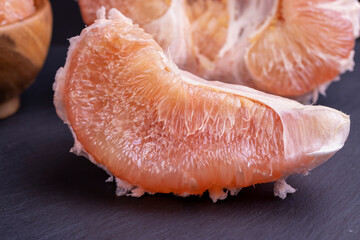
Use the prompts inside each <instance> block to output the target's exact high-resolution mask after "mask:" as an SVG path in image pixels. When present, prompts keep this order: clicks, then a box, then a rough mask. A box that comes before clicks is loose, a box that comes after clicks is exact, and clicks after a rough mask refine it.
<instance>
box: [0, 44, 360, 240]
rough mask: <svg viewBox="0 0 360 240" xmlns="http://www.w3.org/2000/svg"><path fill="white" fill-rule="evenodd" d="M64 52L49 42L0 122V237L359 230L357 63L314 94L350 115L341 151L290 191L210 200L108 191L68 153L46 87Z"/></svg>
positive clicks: (290, 234)
mask: <svg viewBox="0 0 360 240" xmlns="http://www.w3.org/2000/svg"><path fill="white" fill-rule="evenodd" d="M359 46H360V44H358V47H359ZM359 50H360V49H359ZM359 53H360V52H358V53H357V54H356V59H357V60H359V62H360V54H359ZM65 55H66V47H65V46H57V47H56V46H53V47H52V48H51V50H50V54H49V57H48V60H47V62H46V64H45V68H44V69H43V71H42V72H41V74H40V75H39V77H38V79H37V81H36V82H35V84H34V85H32V86H31V87H30V89H28V90H27V91H26V92H25V93H24V94H23V96H22V106H21V109H20V111H19V112H18V113H17V114H16V115H15V116H13V117H11V118H9V119H6V120H3V121H0V216H1V217H0V239H111V238H112V239H114V238H117V239H172V238H175V239H199V238H205V239H220V238H222V239H317V240H318V239H360V191H359V189H360V161H359V156H360V127H359V126H360V108H359V104H360V96H359V90H360V81H359V80H360V79H359V76H360V65H357V67H356V69H355V71H354V72H352V73H347V74H345V75H344V76H343V78H342V81H341V82H337V83H334V84H332V85H331V87H330V88H329V90H328V91H327V93H328V97H326V98H321V99H320V104H322V105H327V106H330V107H334V108H337V109H341V110H342V111H344V112H345V113H347V114H350V115H351V120H352V128H351V133H350V136H349V139H348V141H347V143H346V145H345V146H344V148H343V149H342V150H341V151H339V152H338V153H337V154H336V155H335V156H334V157H333V158H332V159H331V160H330V161H328V162H327V163H326V164H324V165H322V166H321V167H319V168H317V169H315V170H313V171H312V172H311V174H310V175H308V176H306V177H305V176H301V175H298V176H292V177H290V178H289V179H288V182H289V183H290V184H291V185H292V186H293V187H295V188H297V189H298V191H297V192H296V193H295V194H293V195H291V196H290V197H288V198H286V199H285V200H281V199H278V198H275V197H274V196H273V193H272V187H273V184H271V183H269V184H263V185H257V186H255V188H253V187H250V188H247V189H244V190H242V191H241V192H240V193H239V195H238V196H237V197H229V198H228V199H226V200H225V201H220V202H218V203H216V204H213V203H212V202H211V201H210V199H209V198H208V196H207V194H206V195H205V196H203V197H201V198H199V197H189V198H180V197H175V196H172V195H165V194H156V195H155V196H149V195H146V196H144V197H142V198H139V199H136V198H130V197H116V196H115V194H114V191H115V186H114V184H112V183H105V180H106V178H107V175H106V174H105V172H103V171H102V170H101V169H99V168H97V167H96V166H94V165H93V164H92V163H90V162H89V161H88V160H86V159H85V158H82V157H77V156H75V155H73V154H71V153H69V149H70V147H71V146H72V144H73V139H72V136H71V134H70V132H69V130H68V129H67V127H66V126H65V125H64V124H63V123H62V122H61V121H60V119H59V118H58V117H57V115H56V113H55V109H54V106H53V104H52V95H53V92H52V89H51V87H52V83H53V79H54V75H55V72H56V70H57V69H58V68H59V67H60V66H62V65H63V64H64V60H65Z"/></svg>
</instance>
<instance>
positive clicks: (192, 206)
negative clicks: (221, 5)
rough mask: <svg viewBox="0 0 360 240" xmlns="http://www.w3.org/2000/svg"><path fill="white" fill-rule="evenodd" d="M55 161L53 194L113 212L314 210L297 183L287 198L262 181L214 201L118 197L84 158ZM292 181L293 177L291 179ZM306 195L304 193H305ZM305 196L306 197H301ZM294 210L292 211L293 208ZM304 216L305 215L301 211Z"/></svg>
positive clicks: (50, 176) (49, 172) (64, 156)
mask: <svg viewBox="0 0 360 240" xmlns="http://www.w3.org/2000/svg"><path fill="white" fill-rule="evenodd" d="M55 160H56V161H54V164H52V165H50V166H48V167H47V169H44V171H45V172H46V173H45V174H46V176H44V178H46V179H43V180H44V181H46V182H47V184H46V185H42V186H43V187H45V188H46V189H42V190H43V191H51V192H52V193H53V194H56V195H60V196H61V198H62V200H63V201H70V202H71V201H74V203H77V202H83V203H85V202H87V203H86V205H90V206H93V207H94V208H100V209H107V210H109V209H111V211H115V212H118V211H126V212H131V214H146V213H157V214H158V215H159V216H167V215H168V214H176V215H183V216H190V215H191V216H192V215H193V214H195V213H198V214H202V215H204V214H205V215H208V216H214V215H219V214H220V215H221V216H224V217H225V216H226V215H233V216H234V217H235V216H247V215H253V214H260V215H261V214H262V213H266V214H267V215H268V213H269V212H277V214H275V216H277V217H279V216H278V215H279V214H284V215H283V217H285V218H287V217H288V213H289V212H291V211H302V212H303V214H304V213H305V212H310V211H311V210H312V209H313V207H314V206H313V205H314V204H313V203H312V201H311V198H308V197H307V198H304V197H305V196H309V195H310V196H311V193H308V194H307V193H306V190H304V189H305V186H301V183H299V182H297V187H299V188H301V189H302V191H301V192H302V193H301V194H297V193H295V195H290V196H288V197H287V198H286V199H285V200H282V199H279V198H277V197H274V195H273V183H266V184H259V185H256V186H254V187H248V188H244V189H242V190H241V191H240V192H239V194H238V195H237V196H228V198H227V199H225V200H223V201H218V202H217V203H213V202H212V201H211V199H210V198H209V196H208V193H205V194H204V195H203V196H190V197H186V198H183V197H179V196H175V195H173V194H154V195H149V194H145V195H144V196H142V197H140V198H133V197H127V196H122V197H117V196H116V195H115V189H116V186H115V183H112V182H111V183H109V182H105V180H106V179H107V178H108V176H107V174H106V173H105V172H104V171H102V170H101V169H99V168H98V167H96V166H95V165H93V164H92V163H90V162H89V161H88V160H87V159H85V158H83V157H78V156H75V155H73V154H70V153H68V152H66V151H61V152H60V151H59V152H58V154H56V159H55ZM290 180H291V178H290ZM303 194H304V195H303ZM302 196H303V197H302ZM291 209H292V210H291ZM301 215H302V214H301Z"/></svg>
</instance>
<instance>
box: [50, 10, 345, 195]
mask: <svg viewBox="0 0 360 240" xmlns="http://www.w3.org/2000/svg"><path fill="white" fill-rule="evenodd" d="M99 18H100V19H98V20H97V21H96V22H95V23H94V24H93V25H91V26H89V27H87V28H85V29H84V30H83V31H82V33H81V34H80V36H78V37H75V38H72V39H71V41H70V43H71V44H70V48H69V52H68V56H67V60H66V64H65V66H64V68H60V69H59V71H58V73H57V75H56V82H55V84H54V91H55V97H54V104H55V106H56V109H57V113H58V115H59V116H60V118H61V119H63V120H64V122H65V123H67V124H68V125H69V127H70V129H71V130H72V132H73V135H74V138H75V146H74V148H73V151H74V152H75V153H77V154H79V155H85V156H87V157H88V158H89V159H90V160H91V161H93V162H94V163H95V164H98V165H99V166H100V167H102V168H104V169H105V170H106V171H107V172H108V173H109V174H111V175H112V176H114V177H115V178H116V182H117V184H118V190H117V193H118V194H119V195H124V194H129V195H132V196H141V195H142V194H143V193H144V192H150V193H157V192H160V193H170V192H172V193H174V194H177V195H181V196H188V195H190V194H196V195H201V194H203V192H205V191H207V190H208V191H209V194H210V197H211V198H212V199H213V200H214V201H216V200H218V199H224V198H226V196H227V192H224V191H223V189H228V190H230V192H231V193H232V194H236V193H237V191H238V190H239V189H241V188H243V187H247V186H250V185H253V184H257V183H265V182H272V181H276V180H278V179H283V178H285V177H287V176H288V175H290V174H294V173H306V172H308V171H309V170H311V169H312V168H314V167H316V166H318V165H319V164H321V163H323V162H325V161H326V160H327V159H329V158H330V157H331V156H332V155H333V154H334V153H335V152H336V151H338V150H339V149H340V148H341V147H342V146H343V145H344V142H345V141H346V139H347V136H348V133H349V127H350V120H349V117H348V116H347V115H345V114H343V113H341V112H339V111H336V110H334V109H330V108H327V107H322V106H304V105H302V104H300V103H297V102H295V101H292V100H288V99H284V98H281V97H276V96H273V95H269V94H266V93H262V92H259V91H256V90H253V89H250V88H247V87H243V86H239V85H230V84H225V83H221V82H209V81H206V80H204V79H201V78H199V77H196V76H194V75H192V74H191V73H189V72H185V71H181V70H179V69H178V68H177V67H176V65H175V64H174V63H173V62H171V61H170V60H169V59H168V58H167V57H166V56H165V55H164V53H163V52H162V49H161V48H160V46H159V45H158V44H157V43H156V42H155V41H154V40H153V39H152V37H151V35H149V34H147V33H145V32H144V31H143V30H142V29H140V28H139V27H138V26H136V25H133V24H132V21H131V20H130V19H128V18H126V17H124V16H123V15H122V14H121V13H120V12H118V11H117V10H115V9H112V10H110V12H109V18H108V19H106V18H105V10H104V9H103V10H102V11H100V12H99ZM278 186H280V187H277V188H276V192H277V194H278V195H279V196H280V195H281V196H282V197H283V196H284V194H285V195H286V192H291V191H290V190H289V188H285V187H281V186H284V184H278Z"/></svg>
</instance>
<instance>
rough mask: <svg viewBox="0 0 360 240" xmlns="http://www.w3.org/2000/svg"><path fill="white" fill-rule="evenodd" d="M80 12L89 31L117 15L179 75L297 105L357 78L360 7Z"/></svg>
mask: <svg viewBox="0 0 360 240" xmlns="http://www.w3.org/2000/svg"><path fill="white" fill-rule="evenodd" d="M139 2H141V4H140V3H139ZM144 2H146V6H145V5H144ZM79 4H80V7H81V10H82V15H83V18H84V21H85V22H86V23H87V24H91V23H93V21H94V19H95V12H96V10H97V9H98V8H100V7H101V6H106V7H107V8H108V9H110V8H112V7H114V8H117V9H118V10H120V11H121V12H123V13H124V15H126V16H127V17H130V18H132V19H133V20H134V22H135V23H136V24H139V25H140V26H141V27H143V28H144V29H145V31H147V32H148V33H150V34H153V36H154V38H155V40H156V41H157V42H158V43H159V44H160V46H161V47H162V48H163V49H166V50H167V49H169V50H170V53H171V55H172V57H173V59H174V61H175V62H176V64H177V65H178V66H179V67H180V68H181V69H184V70H187V71H190V72H192V73H194V74H196V75H200V76H202V77H204V78H206V79H210V80H212V79H221V81H224V82H228V83H236V84H242V85H246V86H250V87H254V88H257V89H260V90H264V91H267V92H270V93H274V94H277V95H282V96H287V97H293V98H295V97H299V96H303V95H304V94H307V93H311V92H314V96H315V99H316V96H317V93H318V92H324V91H325V89H326V86H328V85H329V83H330V82H331V81H333V80H334V79H337V78H338V76H339V75H340V74H341V73H343V72H345V71H347V70H352V68H353V65H354V62H353V49H354V44H355V38H356V37H358V36H359V32H360V31H359V23H360V5H359V3H358V1H357V0H286V1H285V0H266V1H264V0H241V1H239V0H178V1H170V0H168V1H166V0H149V1H115V0H80V1H79ZM148 5H149V6H148ZM298 99H300V98H298ZM304 99H305V98H304Z"/></svg>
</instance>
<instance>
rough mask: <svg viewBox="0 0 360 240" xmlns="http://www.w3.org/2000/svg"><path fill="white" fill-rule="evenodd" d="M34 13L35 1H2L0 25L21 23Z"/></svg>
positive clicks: (0, 5)
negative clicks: (20, 21)
mask: <svg viewBox="0 0 360 240" xmlns="http://www.w3.org/2000/svg"><path fill="white" fill-rule="evenodd" d="M34 12H35V4H34V0H2V1H0V25H5V24H8V23H12V22H16V21H19V20H21V19H24V18H26V17H28V16H30V15H31V14H33V13H34Z"/></svg>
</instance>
